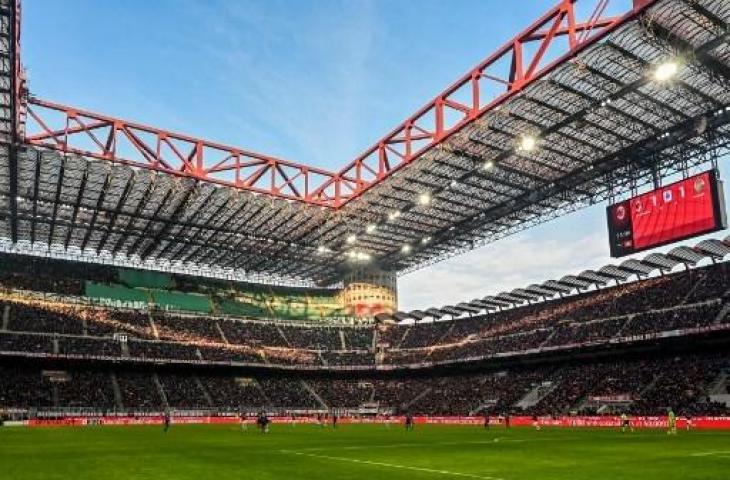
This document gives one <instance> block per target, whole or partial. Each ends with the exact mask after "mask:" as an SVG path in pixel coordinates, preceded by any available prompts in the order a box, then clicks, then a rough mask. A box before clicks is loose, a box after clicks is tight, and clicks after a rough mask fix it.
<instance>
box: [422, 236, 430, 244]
mask: <svg viewBox="0 0 730 480" xmlns="http://www.w3.org/2000/svg"><path fill="white" fill-rule="evenodd" d="M430 241H431V237H423V238H422V239H421V243H422V244H424V245H426V244H427V243H429V242H430Z"/></svg>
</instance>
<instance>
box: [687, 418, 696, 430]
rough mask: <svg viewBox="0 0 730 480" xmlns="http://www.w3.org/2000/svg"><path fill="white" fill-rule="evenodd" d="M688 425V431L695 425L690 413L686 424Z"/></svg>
mask: <svg viewBox="0 0 730 480" xmlns="http://www.w3.org/2000/svg"><path fill="white" fill-rule="evenodd" d="M686 427H687V431H688V432H689V431H690V430H692V427H694V425H693V424H692V417H690V416H689V415H687V425H686Z"/></svg>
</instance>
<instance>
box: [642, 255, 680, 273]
mask: <svg viewBox="0 0 730 480" xmlns="http://www.w3.org/2000/svg"><path fill="white" fill-rule="evenodd" d="M642 263H645V264H647V265H650V266H652V267H655V268H658V269H659V270H662V271H669V270H671V269H673V268H674V267H676V266H677V265H679V263H680V262H678V261H676V260H674V259H672V258H669V257H667V256H666V255H664V254H663V253H652V254H649V255H647V256H646V257H644V259H643V260H642Z"/></svg>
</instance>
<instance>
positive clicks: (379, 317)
mask: <svg viewBox="0 0 730 480" xmlns="http://www.w3.org/2000/svg"><path fill="white" fill-rule="evenodd" d="M395 320H397V318H396V317H395V314H393V313H376V314H375V321H376V322H378V323H384V322H392V321H395Z"/></svg>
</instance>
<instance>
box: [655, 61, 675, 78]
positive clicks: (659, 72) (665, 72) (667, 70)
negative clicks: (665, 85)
mask: <svg viewBox="0 0 730 480" xmlns="http://www.w3.org/2000/svg"><path fill="white" fill-rule="evenodd" d="M677 72H679V64H678V63H677V62H675V61H671V60H670V61H667V62H664V63H662V64H659V66H658V67H656V70H654V80H656V81H657V82H666V81H667V80H671V79H672V78H673V77H674V76H675V75H677Z"/></svg>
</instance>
